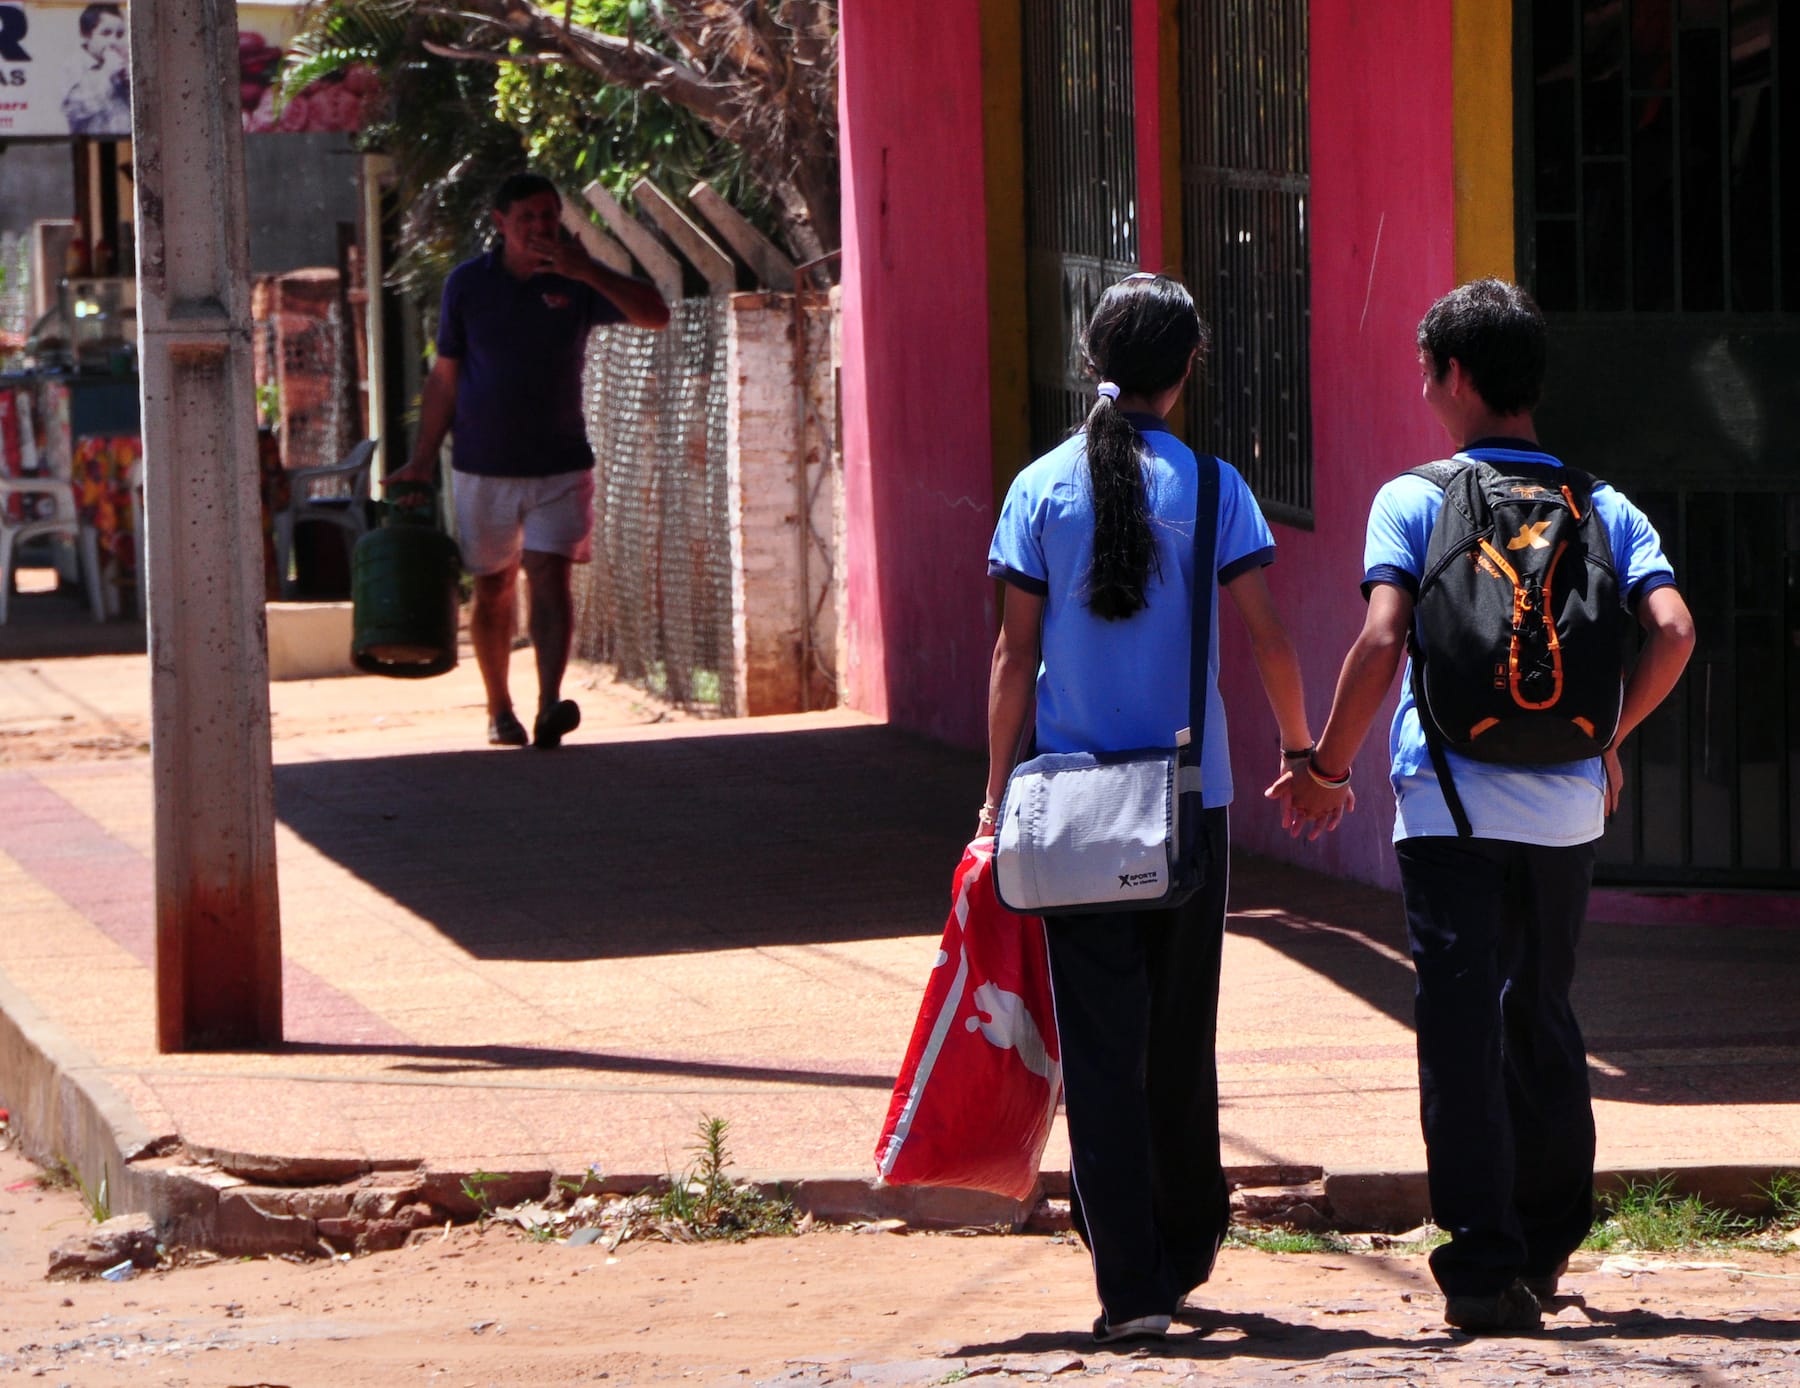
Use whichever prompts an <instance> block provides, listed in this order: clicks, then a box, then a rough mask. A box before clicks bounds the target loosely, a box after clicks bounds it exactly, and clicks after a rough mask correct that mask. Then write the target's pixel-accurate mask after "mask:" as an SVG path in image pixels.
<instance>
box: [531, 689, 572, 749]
mask: <svg viewBox="0 0 1800 1388" xmlns="http://www.w3.org/2000/svg"><path fill="white" fill-rule="evenodd" d="M580 726H581V706H580V705H579V704H577V703H576V702H575V701H574V700H573V699H563V700H560V701H559V702H557V703H554V704H551V705H550V707H549V708H547V709H545V710H544V711H543V712H542V713H540V714H539V715H538V716H537V726H536V727H535V728H534V729H533V730H532V745H533V746H534V747H542V748H544V749H546V750H548V749H549V748H551V747H560V746H561V745H562V740H563V738H564V737H566V736H568V734H570V733H572V732H574V731H575V729H577V728H579V727H580Z"/></svg>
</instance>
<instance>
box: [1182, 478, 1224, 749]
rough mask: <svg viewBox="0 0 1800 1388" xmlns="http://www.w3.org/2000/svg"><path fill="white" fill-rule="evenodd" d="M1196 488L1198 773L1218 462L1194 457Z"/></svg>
mask: <svg viewBox="0 0 1800 1388" xmlns="http://www.w3.org/2000/svg"><path fill="white" fill-rule="evenodd" d="M1195 461H1196V462H1197V463H1198V464H1199V469H1200V470H1199V486H1198V488H1197V489H1196V491H1195V494H1194V597H1193V609H1194V630H1193V635H1192V636H1191V638H1190V639H1189V641H1188V746H1189V749H1190V752H1189V758H1188V760H1189V762H1190V764H1191V765H1192V766H1193V767H1194V768H1195V770H1196V771H1198V770H1199V767H1200V764H1201V761H1202V749H1203V748H1204V747H1205V746H1206V694H1207V689H1208V687H1209V686H1210V684H1211V679H1210V673H1209V671H1208V668H1207V667H1208V662H1209V657H1210V655H1211V652H1212V619H1213V577H1214V570H1215V569H1217V567H1218V556H1219V460H1218V459H1217V458H1214V457H1210V456H1207V457H1202V456H1200V455H1199V454H1196V455H1195Z"/></svg>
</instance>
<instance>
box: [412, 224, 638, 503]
mask: <svg viewBox="0 0 1800 1388" xmlns="http://www.w3.org/2000/svg"><path fill="white" fill-rule="evenodd" d="M623 318H624V315H623V314H622V313H620V312H619V310H618V309H617V308H615V307H614V306H613V304H612V301H611V300H609V299H607V298H606V297H605V296H604V295H601V294H598V293H596V292H595V291H594V290H592V289H589V288H588V287H587V286H586V285H585V284H581V283H579V282H577V281H575V280H571V279H565V278H564V277H563V276H561V275H551V274H537V275H533V276H531V278H530V279H523V280H521V279H514V278H513V277H512V276H511V275H509V274H507V272H506V269H505V267H504V266H503V265H502V264H501V263H500V251H499V248H498V247H496V248H495V249H494V250H491V251H489V252H488V253H487V254H486V255H479V256H476V257H475V258H474V259H473V260H465V261H464V262H463V263H462V264H461V265H458V266H457V267H456V268H455V269H454V270H452V271H451V272H450V278H449V279H448V280H446V281H445V282H444V302H443V310H442V312H441V313H440V314H439V317H438V334H437V350H438V355H439V356H440V357H451V358H454V359H455V360H456V361H457V362H458V363H459V365H458V367H457V377H456V413H455V415H454V416H453V417H452V420H451V424H450V429H451V433H452V435H453V436H454V446H453V448H452V450H451V463H452V466H454V467H455V469H456V470H457V471H458V472H472V473H477V474H479V475H481V476H483V477H551V476H554V475H555V474H557V473H560V472H581V471H584V470H585V469H587V468H591V467H592V466H593V465H594V454H593V450H592V449H590V448H589V447H588V441H587V426H586V423H585V421H584V419H583V417H582V410H581V369H582V366H583V365H584V364H585V362H586V360H587V338H588V329H589V328H593V327H597V326H599V325H600V324H602V323H617V322H620V321H622V319H623Z"/></svg>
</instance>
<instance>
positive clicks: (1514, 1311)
mask: <svg viewBox="0 0 1800 1388" xmlns="http://www.w3.org/2000/svg"><path fill="white" fill-rule="evenodd" d="M1444 1323H1445V1324H1446V1325H1450V1326H1454V1327H1455V1328H1456V1329H1458V1330H1463V1331H1467V1332H1468V1333H1469V1334H1471V1335H1504V1334H1506V1333H1508V1332H1509V1331H1520V1330H1537V1329H1539V1328H1540V1327H1541V1326H1542V1325H1543V1323H1544V1310H1543V1308H1542V1307H1541V1306H1539V1305H1538V1300H1537V1298H1536V1297H1535V1296H1533V1295H1532V1294H1531V1293H1530V1292H1529V1291H1527V1290H1526V1289H1525V1286H1524V1284H1523V1283H1521V1282H1518V1281H1515V1282H1514V1283H1513V1284H1512V1286H1510V1287H1508V1288H1507V1289H1506V1290H1505V1291H1503V1292H1500V1293H1498V1294H1497V1295H1494V1296H1453V1297H1447V1298H1445V1301H1444Z"/></svg>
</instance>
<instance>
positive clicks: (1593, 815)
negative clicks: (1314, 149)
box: [1268, 279, 1694, 1334]
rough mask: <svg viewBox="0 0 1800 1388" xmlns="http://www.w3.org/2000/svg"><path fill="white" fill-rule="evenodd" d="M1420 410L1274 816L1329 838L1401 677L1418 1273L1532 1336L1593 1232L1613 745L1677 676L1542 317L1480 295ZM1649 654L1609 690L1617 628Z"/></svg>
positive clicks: (1499, 295) (1398, 766) (1447, 344)
mask: <svg viewBox="0 0 1800 1388" xmlns="http://www.w3.org/2000/svg"><path fill="white" fill-rule="evenodd" d="M1418 343H1419V366H1420V370H1421V372H1422V374H1423V377H1424V387H1423V394H1424V399H1425V403H1426V405H1427V406H1428V407H1429V408H1430V409H1431V411H1432V413H1433V414H1434V415H1435V416H1436V417H1437V419H1438V422H1439V423H1440V424H1442V425H1443V426H1444V429H1445V431H1446V432H1447V433H1449V435H1450V437H1451V440H1452V442H1453V443H1455V444H1456V445H1457V447H1458V452H1457V454H1456V456H1455V457H1454V458H1453V459H1451V460H1449V461H1448V462H1447V463H1439V464H1431V465H1429V466H1427V467H1424V468H1418V469H1415V470H1414V471H1412V472H1410V473H1406V474H1403V475H1402V476H1400V477H1397V478H1395V479H1394V480H1393V481H1391V482H1389V483H1387V484H1386V485H1385V486H1384V487H1382V489H1381V490H1380V492H1379V493H1378V494H1377V495H1376V497H1375V502H1374V505H1373V508H1372V510H1371V513H1370V516H1369V526H1368V533H1367V538H1366V542H1365V549H1364V565H1363V567H1364V578H1363V593H1364V596H1365V597H1366V599H1367V601H1368V604H1369V607H1368V615H1367V618H1366V620H1365V623H1364V626H1363V630H1362V634H1361V635H1360V636H1359V637H1358V638H1357V640H1356V643H1355V644H1354V645H1353V646H1352V647H1351V649H1350V652H1349V654H1348V655H1347V656H1346V657H1345V659H1344V665H1343V669H1342V672H1341V673H1340V675H1339V677H1338V686H1337V693H1336V696H1335V698H1334V699H1333V702H1332V708H1331V715H1330V718H1329V719H1328V721H1327V722H1326V725H1325V732H1324V734H1323V735H1322V736H1321V737H1320V739H1319V742H1318V745H1317V747H1316V748H1314V749H1313V751H1312V755H1311V757H1310V759H1309V760H1308V761H1306V762H1305V763H1303V764H1300V765H1297V766H1296V765H1292V764H1290V768H1289V770H1288V771H1287V772H1286V773H1285V774H1284V775H1283V776H1282V778H1281V779H1280V780H1278V781H1277V782H1276V783H1275V784H1274V785H1273V786H1271V787H1270V788H1269V791H1268V794H1269V796H1270V797H1271V798H1279V799H1283V800H1285V801H1286V802H1287V810H1286V820H1287V823H1288V827H1289V829H1290V831H1291V832H1294V833H1298V832H1300V830H1301V829H1302V828H1305V827H1308V826H1310V827H1311V834H1312V836H1313V837H1316V836H1317V834H1318V832H1319V826H1320V825H1321V824H1323V823H1326V822H1328V821H1329V816H1330V815H1332V813H1333V812H1341V810H1342V809H1343V808H1344V803H1345V800H1346V797H1347V796H1348V795H1349V793H1350V792H1349V780H1350V764H1351V761H1352V759H1353V758H1354V757H1355V755H1356V752H1357V750H1358V749H1359V748H1360V747H1361V746H1362V743H1363V739H1364V738H1365V737H1366V735H1367V734H1368V731H1369V727H1370V724H1371V723H1372V722H1373V720H1374V718H1375V716H1376V713H1377V712H1378V711H1379V709H1380V707H1381V704H1382V702H1383V700H1384V699H1385V697H1386V695H1387V691H1388V688H1389V686H1390V685H1391V684H1392V682H1393V678H1394V672H1395V671H1396V670H1397V669H1398V668H1399V666H1400V662H1401V657H1402V656H1403V655H1404V654H1406V653H1407V652H1408V651H1409V650H1410V652H1411V655H1412V659H1411V662H1410V664H1409V666H1408V678H1407V681H1406V683H1405V684H1404V685H1403V686H1402V690H1401V695H1400V704H1399V709H1398V711H1397V712H1396V714H1395V717H1394V725H1393V730H1392V735H1391V738H1390V748H1391V753H1392V765H1391V773H1390V775H1391V781H1392V784H1393V788H1394V794H1395V798H1396V801H1397V814H1396V817H1395V824H1394V840H1395V845H1394V846H1395V853H1396V855H1397V856H1398V859H1399V867H1400V881H1401V892H1402V900H1403V904H1404V907H1405V911H1406V924H1407V933H1408V936H1409V940H1410V943H1411V949H1412V956H1413V963H1414V967H1415V969H1416V972H1417V990H1416V994H1415V1004H1414V1011H1415V1019H1416V1025H1417V1034H1418V1054H1419V1095H1420V1111H1421V1119H1422V1124H1423V1128H1424V1135H1425V1151H1426V1164H1427V1169H1428V1176H1429V1182H1430V1191H1431V1205H1432V1212H1433V1217H1434V1218H1435V1220H1436V1222H1437V1223H1438V1224H1439V1226H1440V1227H1442V1228H1443V1229H1444V1230H1445V1231H1446V1232H1447V1233H1448V1234H1449V1235H1450V1241H1449V1242H1448V1243H1447V1244H1445V1245H1443V1246H1442V1247H1440V1248H1438V1249H1437V1250H1436V1251H1435V1252H1434V1253H1433V1254H1432V1256H1431V1269H1432V1273H1433V1275H1434V1276H1435V1277H1436V1279H1437V1282H1438V1285H1439V1286H1440V1287H1441V1288H1442V1289H1443V1292H1444V1295H1445V1312H1444V1319H1445V1321H1446V1322H1447V1323H1448V1324H1450V1325H1451V1326H1454V1327H1457V1328H1459V1329H1462V1330H1465V1331H1468V1332H1470V1333H1472V1334H1480V1333H1494V1332H1506V1331H1519V1330H1532V1329H1536V1328H1537V1327H1538V1325H1539V1324H1540V1321H1541V1309H1540V1302H1541V1301H1542V1300H1545V1299H1547V1298H1549V1297H1551V1296H1553V1295H1555V1292H1556V1286H1557V1278H1558V1277H1559V1276H1560V1275H1561V1273H1562V1272H1563V1270H1564V1269H1565V1267H1566V1266H1567V1260H1568V1255H1569V1254H1570V1253H1571V1252H1572V1251H1573V1250H1574V1249H1575V1248H1576V1247H1577V1246H1578V1245H1579V1244H1580V1243H1581V1241H1582V1239H1583V1238H1584V1237H1585V1236H1586V1234H1587V1232H1588V1229H1589V1226H1590V1225H1591V1223H1592V1219H1593V1179H1594V1118H1593V1107H1592V1103H1591V1100H1590V1098H1589V1093H1588V1079H1587V1055H1586V1049H1585V1046H1584V1044H1583V1042H1582V1038H1581V1031H1580V1028H1579V1027H1578V1025H1577V1024H1576V1021H1575V1015H1574V1012H1573V1011H1572V1009H1571V1007H1570V1003H1569V988H1570V984H1571V983H1572V981H1573V979H1574V972H1575V949H1576V942H1577V939H1578V937H1579V935H1580V932H1581V925H1582V920H1583V917H1584V916H1585V914H1586V910H1587V899H1588V888H1589V884H1590V883H1591V881H1592V878H1593V869H1594V859H1595V854H1596V843H1597V840H1598V839H1599V838H1600V835H1601V833H1602V831H1603V830H1604V828H1605V821H1606V816H1607V815H1610V814H1611V813H1612V812H1613V810H1614V809H1615V808H1616V807H1617V805H1618V800H1619V792H1620V789H1621V787H1622V785H1623V772H1622V770H1621V767H1620V762H1619V744H1620V743H1621V742H1623V741H1624V739H1625V738H1626V737H1627V736H1629V735H1630V733H1631V732H1632V731H1633V730H1634V729H1635V728H1636V727H1637V726H1638V724H1639V723H1641V722H1642V721H1643V720H1644V719H1645V718H1646V717H1647V716H1648V715H1649V714H1650V713H1651V711H1652V710H1654V709H1655V708H1656V706H1657V705H1658V704H1660V703H1661V702H1662V700H1663V698H1664V697H1665V696H1666V695H1667V694H1668V693H1669V691H1670V690H1671V689H1673V688H1674V686H1675V683H1676V681H1677V680H1678V679H1679V678H1680V676H1681V672H1682V669H1683V668H1684V667H1685V666H1686V664H1687V660H1688V655H1689V653H1690V652H1691V650H1692V648H1693V643H1694V632H1693V623H1692V619H1691V618H1690V616H1689V614H1688V609H1687V604H1686V603H1685V602H1684V601H1683V600H1682V598H1681V595H1680V593H1679V592H1678V591H1677V590H1676V588H1675V586H1674V585H1675V577H1674V573H1673V571H1672V570H1671V568H1670V565H1669V562H1668V560H1667V559H1666V558H1664V556H1663V552H1662V544H1661V541H1660V540H1659V539H1658V537H1657V534H1656V531H1655V528H1654V527H1653V526H1652V525H1651V524H1650V522H1649V521H1648V520H1647V519H1646V518H1645V516H1644V514H1643V512H1641V511H1640V510H1638V508H1637V507H1636V506H1634V505H1632V503H1631V502H1630V501H1628V500H1627V499H1626V498H1625V497H1624V496H1623V495H1621V494H1620V493H1619V492H1617V491H1615V490H1614V489H1612V488H1611V487H1609V486H1607V485H1606V484H1605V483H1604V482H1597V481H1595V480H1594V479H1593V478H1591V477H1589V476H1587V475H1586V474H1585V473H1582V472H1580V471H1578V470H1577V469H1575V468H1573V467H1568V466H1565V465H1564V464H1562V463H1561V462H1560V461H1559V460H1557V459H1556V458H1554V457H1552V456H1550V455H1549V454H1547V453H1545V452H1543V451H1542V450H1541V449H1540V448H1539V446H1538V442H1537V434H1536V430H1535V428H1534V426H1533V423H1532V411H1533V409H1534V408H1535V407H1536V405H1537V402H1538V397H1539V394H1540V391H1541V389H1542V385H1543V379H1544V373H1545V365H1546V355H1547V352H1546V339H1545V328H1544V320H1543V316H1542V315H1541V314H1540V313H1539V311H1538V308H1537V305H1536V304H1534V303H1533V302H1532V300H1531V298H1530V296H1529V295H1527V294H1526V293H1525V292H1524V291H1523V290H1522V289H1520V288H1519V287H1518V286H1516V285H1513V284H1508V283H1505V282H1504V281H1500V280H1493V279H1486V280H1477V281H1475V282H1473V283H1470V284H1465V285H1463V286H1462V287H1461V288H1459V289H1457V290H1455V291H1453V292H1452V293H1450V294H1447V295H1445V296H1444V297H1443V298H1441V299H1439V300H1438V301H1437V302H1436V303H1435V304H1433V305H1432V306H1431V309H1430V310H1429V311H1428V312H1427V313H1426V315H1425V317H1424V319H1423V321H1422V322H1421V323H1420V324H1419V336H1418ZM1621 611H1623V612H1629V613H1631V614H1633V615H1635V616H1636V618H1637V621H1638V624H1639V625H1640V626H1641V627H1642V628H1643V629H1644V631H1645V632H1646V633H1647V634H1648V640H1647V641H1646V643H1645V644H1644V647H1643V649H1642V651H1641V652H1640V654H1639V656H1638V660H1637V663H1636V665H1635V666H1634V667H1633V669H1632V671H1631V674H1630V677H1629V678H1628V679H1625V678H1623V675H1622V665H1623V661H1622V653H1621V645H1622V640H1621V638H1622V635H1623V631H1622V622H1621V619H1620V615H1619V614H1620V613H1621Z"/></svg>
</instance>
